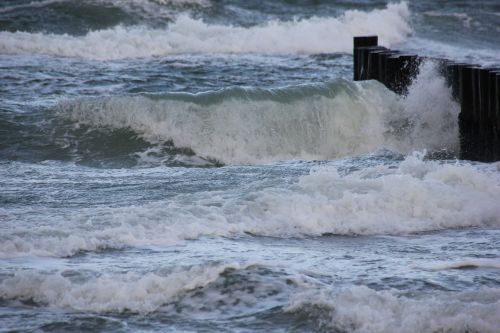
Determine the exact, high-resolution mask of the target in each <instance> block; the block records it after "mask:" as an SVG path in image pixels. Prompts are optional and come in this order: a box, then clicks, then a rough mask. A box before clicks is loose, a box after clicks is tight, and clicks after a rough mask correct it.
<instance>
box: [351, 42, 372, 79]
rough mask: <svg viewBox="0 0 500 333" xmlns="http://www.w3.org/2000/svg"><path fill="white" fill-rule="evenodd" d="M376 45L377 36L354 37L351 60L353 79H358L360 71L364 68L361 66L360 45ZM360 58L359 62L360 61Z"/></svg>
mask: <svg viewBox="0 0 500 333" xmlns="http://www.w3.org/2000/svg"><path fill="white" fill-rule="evenodd" d="M377 45H378V36H360V37H354V50H353V60H354V81H359V80H360V76H361V73H362V72H363V71H364V70H366V69H364V68H361V62H362V59H363V56H362V54H361V53H362V50H361V48H362V47H373V46H377ZM360 60H361V62H360Z"/></svg>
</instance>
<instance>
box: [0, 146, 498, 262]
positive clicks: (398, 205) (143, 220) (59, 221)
mask: <svg viewBox="0 0 500 333" xmlns="http://www.w3.org/2000/svg"><path fill="white" fill-rule="evenodd" d="M498 197H500V175H499V174H498V172H494V171H491V170H490V171H480V170H479V169H478V168H476V167H474V166H471V165H459V164H453V163H447V164H441V163H440V162H436V161H423V160H422V156H421V154H415V155H412V156H409V157H408V158H406V160H405V161H404V162H402V163H401V164H400V166H399V167H398V168H395V169H394V168H390V167H385V166H379V167H373V168H367V169H364V170H361V171H358V172H354V173H351V174H349V175H344V176H343V175H340V174H339V173H338V172H337V170H336V169H335V168H333V167H327V166H325V167H319V168H315V169H314V170H312V171H311V174H309V175H306V176H303V177H300V178H299V180H298V182H297V183H296V184H294V185H290V186H286V187H281V188H279V187H278V188H266V189H263V190H258V191H253V192H249V193H248V194H246V195H242V193H240V192H239V191H236V192H233V191H232V190H228V191H219V192H214V191H212V192H200V193H191V194H189V195H188V194H186V195H179V196H177V197H175V198H171V199H168V200H161V201H158V202H154V203H149V204H145V205H132V206H130V207H120V208H111V207H97V208H92V209H81V210H72V211H71V213H70V214H65V215H62V216H61V214H60V213H59V214H57V215H54V214H50V212H48V213H47V212H42V211H40V210H37V212H36V214H29V213H26V212H24V214H21V215H19V216H20V217H19V218H20V219H21V221H19V220H18V219H16V217H15V215H14V214H12V215H11V217H10V218H9V217H7V218H8V219H7V221H6V223H5V226H6V228H7V229H5V232H3V235H2V239H1V242H0V256H2V257H15V256H25V255H43V256H68V255H72V254H74V253H76V252H78V251H81V250H88V251H92V250H95V249H99V248H105V247H113V248H119V247H122V246H151V245H158V246H167V245H172V244H176V243H178V242H182V241H183V240H186V239H197V238H199V237H203V236H211V237H220V236H226V237H232V236H241V235H245V234H247V233H251V234H255V235H264V236H273V237H303V236H310V235H313V236H317V235H322V234H325V233H332V234H339V235H400V234H408V233H414V232H424V231H432V230H442V229H453V228H465V227H486V228H498V227H500V205H498ZM4 215H5V214H4ZM6 216H7V215H6ZM21 225H26V226H29V228H30V229H29V230H28V229H23V228H22V227H21ZM44 225H47V226H44ZM49 225H50V227H49Z"/></svg>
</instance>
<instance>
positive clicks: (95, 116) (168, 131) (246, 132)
mask: <svg viewBox="0 0 500 333" xmlns="http://www.w3.org/2000/svg"><path fill="white" fill-rule="evenodd" d="M56 114H57V116H58V117H59V118H61V119H65V120H69V121H70V122H71V123H73V124H77V125H78V126H86V127H90V128H93V129H97V128H102V129H106V131H109V130H111V132H112V131H117V130H122V131H123V130H126V131H132V133H135V134H136V135H137V136H138V137H139V138H140V139H141V140H144V141H146V142H148V143H149V144H150V145H152V146H151V147H153V146H157V147H161V146H162V145H165V144H166V145H168V146H172V145H173V146H174V147H177V148H179V149H187V150H188V151H191V152H192V153H193V154H195V155H196V156H198V157H200V158H202V159H205V160H212V161H213V160H215V161H219V162H221V163H223V164H255V163H266V162H271V161H278V160H286V159H332V158H336V157H342V156H348V155H353V154H364V153H368V152H371V151H374V150H377V149H379V148H389V149H391V150H395V151H398V152H401V153H407V152H411V151H413V150H421V149H427V150H429V151H436V150H440V149H446V150H449V151H455V150H456V146H457V143H458V130H457V116H458V106H457V105H456V103H455V102H453V101H452V100H451V98H450V92H449V89H448V88H447V87H446V85H445V83H444V81H443V79H442V78H441V77H440V76H439V75H437V74H436V71H435V70H434V67H433V65H432V64H428V65H426V66H424V67H423V69H422V73H421V75H420V76H419V78H418V79H417V80H416V82H415V83H414V84H413V86H412V87H411V88H410V93H409V95H408V96H407V97H405V98H403V99H400V98H399V97H397V96H396V95H394V94H393V93H391V92H389V91H388V90H387V89H385V87H383V86H382V85H380V84H379V83H377V82H363V83H353V82H348V81H345V80H336V81H332V82H330V83H328V84H318V85H303V86H295V87H286V88H280V89H244V88H230V89H226V90H221V91H216V92H208V93H202V94H163V95H136V96H127V97H100V98H81V99H78V100H70V101H65V102H62V103H60V105H59V106H58V108H57V110H56ZM103 131H104V130H103ZM133 142H135V141H133ZM157 152H158V151H157V150H154V149H153V150H152V151H151V153H152V154H157ZM149 155H151V154H149ZM142 156H143V157H147V156H148V152H147V151H146V152H144V153H142Z"/></svg>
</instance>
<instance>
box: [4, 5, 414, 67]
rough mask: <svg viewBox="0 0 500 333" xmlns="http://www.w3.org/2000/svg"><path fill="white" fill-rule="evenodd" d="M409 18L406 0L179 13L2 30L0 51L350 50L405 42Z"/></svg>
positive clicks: (116, 55)
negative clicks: (247, 16) (372, 37)
mask: <svg viewBox="0 0 500 333" xmlns="http://www.w3.org/2000/svg"><path fill="white" fill-rule="evenodd" d="M409 16H410V11H409V9H408V5H407V4H406V3H405V2H402V3H399V4H388V5H387V7H386V8H385V9H375V10H372V11H370V12H362V11H358V10H348V11H346V12H345V13H344V14H342V15H341V16H339V17H311V18H303V19H296V20H293V21H280V20H271V21H268V22H266V23H263V24H260V25H254V26H250V27H242V26H234V25H222V24H215V23H213V24H212V23H206V22H204V21H203V20H201V19H196V18H192V17H191V16H189V15H187V14H181V15H179V16H177V17H176V18H175V19H174V21H173V22H172V23H170V24H169V25H168V26H167V27H166V28H153V27H148V26H145V25H132V26H124V25H119V26H114V27H112V28H108V29H103V30H93V31H90V32H88V33H87V34H85V35H83V36H72V35H67V34H46V33H42V32H37V33H30V32H21V31H19V32H0V53H4V54H23V53H29V54H43V55H53V56H63V57H82V58H90V59H100V60H111V59H121V58H137V57H150V56H165V55H169V54H183V53H209V54H211V53H260V54H317V53H351V52H352V37H353V36H354V35H366V34H377V35H378V36H379V39H380V43H381V45H385V46H387V47H391V46H392V45H394V44H396V43H401V42H403V41H404V40H405V39H406V37H407V36H408V35H409V34H410V33H411V31H412V29H411V28H410V25H409Z"/></svg>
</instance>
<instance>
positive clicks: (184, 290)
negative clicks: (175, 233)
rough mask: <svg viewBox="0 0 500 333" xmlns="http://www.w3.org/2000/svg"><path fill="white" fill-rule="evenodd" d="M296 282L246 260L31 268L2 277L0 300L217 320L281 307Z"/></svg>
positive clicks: (67, 307) (298, 281) (293, 278)
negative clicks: (113, 268)
mask: <svg viewBox="0 0 500 333" xmlns="http://www.w3.org/2000/svg"><path fill="white" fill-rule="evenodd" d="M300 282H301V278H300V277H294V276H289V274H287V273H285V272H281V271H280V270H278V269H276V268H267V267H266V266H264V265H260V264H250V263H246V264H238V263H234V264H221V263H207V264H201V265H194V266H191V267H174V268H168V269H167V268H164V269H160V270H156V271H154V272H149V273H144V274H139V273H125V274H120V273H105V274H98V273H97V272H92V271H84V272H78V271H74V270H65V271H52V272H50V273H49V272H44V271H35V270H34V271H19V272H16V274H15V275H14V276H10V277H7V278H5V279H3V281H1V282H0V300H18V301H23V302H26V301H30V302H32V303H35V304H36V305H38V306H50V307H57V308H66V309H72V310H77V311H87V312H97V313H103V312H114V313H121V312H133V313H140V314H150V313H153V312H162V313H175V314H176V315H177V316H179V315H180V316H182V315H184V314H188V315H189V317H190V318H193V317H194V318H197V317H200V318H201V319H207V318H210V317H215V318H217V319H221V318H224V317H228V318H230V317H233V316H238V315H242V314H243V315H244V314H248V313H258V312H260V311H264V310H267V309H269V308H273V307H276V306H280V305H282V303H283V302H284V300H286V299H287V298H288V297H289V295H290V293H291V292H292V291H294V290H296V289H297V285H298V283H300ZM242 286H243V287H242Z"/></svg>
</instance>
